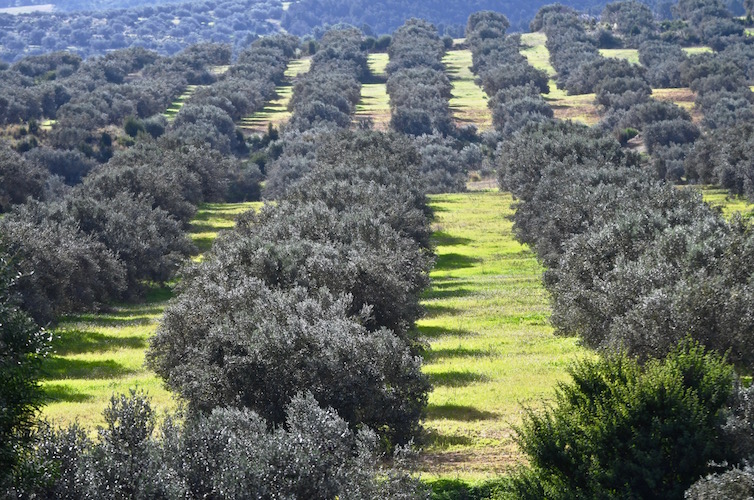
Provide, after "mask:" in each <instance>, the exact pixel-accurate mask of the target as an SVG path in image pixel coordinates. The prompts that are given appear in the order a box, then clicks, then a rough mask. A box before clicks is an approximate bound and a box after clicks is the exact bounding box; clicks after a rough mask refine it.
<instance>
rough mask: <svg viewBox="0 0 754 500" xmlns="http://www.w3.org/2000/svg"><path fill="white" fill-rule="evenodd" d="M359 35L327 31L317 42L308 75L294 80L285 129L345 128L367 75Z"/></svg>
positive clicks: (301, 130) (344, 30)
mask: <svg viewBox="0 0 754 500" xmlns="http://www.w3.org/2000/svg"><path fill="white" fill-rule="evenodd" d="M362 38H363V34H362V33H361V31H359V30H357V29H353V28H344V29H333V30H330V31H328V32H327V33H326V34H325V35H324V36H323V37H322V39H321V40H320V42H319V49H318V50H317V53H316V54H315V55H314V57H313V58H312V65H311V69H310V70H309V72H308V73H307V74H305V75H303V76H302V77H301V78H299V79H298V81H297V82H296V84H295V86H294V88H293V96H292V98H291V102H290V104H289V109H290V110H291V111H292V112H293V117H292V118H291V120H290V122H289V123H288V124H287V127H286V128H287V130H291V131H293V130H297V131H299V132H305V131H308V130H312V129H320V130H323V129H331V128H336V129H337V128H346V127H348V126H349V125H350V123H351V115H352V114H353V112H354V109H355V106H356V104H357V103H358V102H359V98H360V96H361V83H360V80H362V79H364V78H365V77H366V75H367V74H368V73H369V69H368V67H367V54H366V50H365V49H364V48H363V46H362Z"/></svg>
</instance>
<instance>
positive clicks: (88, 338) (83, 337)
mask: <svg viewBox="0 0 754 500" xmlns="http://www.w3.org/2000/svg"><path fill="white" fill-rule="evenodd" d="M146 346H147V342H146V340H144V338H142V337H140V336H128V337H113V336H110V335H105V334H102V333H99V332H92V331H87V330H65V331H62V332H59V336H56V337H55V340H53V342H52V349H53V351H54V352H55V353H56V354H61V355H66V354H79V353H84V352H104V351H109V350H114V349H142V348H144V347H146Z"/></svg>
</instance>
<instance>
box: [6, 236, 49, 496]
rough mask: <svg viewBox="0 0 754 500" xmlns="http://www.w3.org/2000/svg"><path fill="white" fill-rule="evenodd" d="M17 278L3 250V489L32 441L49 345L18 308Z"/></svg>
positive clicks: (42, 334) (43, 335) (40, 331)
mask: <svg viewBox="0 0 754 500" xmlns="http://www.w3.org/2000/svg"><path fill="white" fill-rule="evenodd" d="M0 244H4V242H2V241H0ZM17 279H18V276H17V275H16V273H15V271H14V269H13V266H12V262H11V259H9V257H8V256H7V255H6V254H5V253H4V252H0V347H2V349H0V373H2V384H0V409H1V410H0V491H2V488H3V487H5V486H7V485H8V482H9V480H10V475H11V472H12V471H13V470H14V468H15V467H16V465H17V464H18V459H19V456H20V455H21V454H22V452H23V448H24V447H25V446H26V445H28V443H29V442H30V437H31V436H30V431H31V430H32V428H33V426H34V422H35V417H36V412H37V409H38V407H39V405H40V403H41V399H42V393H41V389H40V386H39V384H38V380H39V367H40V362H41V360H42V357H43V356H44V354H45V350H46V348H47V335H46V334H45V332H44V330H42V329H40V328H39V327H38V326H37V325H36V324H34V322H33V321H32V320H31V318H29V316H28V315H27V314H26V313H25V312H23V311H22V310H21V309H20V308H19V297H18V296H17V294H16V291H15V290H14V284H15V282H16V280H17Z"/></svg>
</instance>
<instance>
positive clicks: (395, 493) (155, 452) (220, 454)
mask: <svg viewBox="0 0 754 500" xmlns="http://www.w3.org/2000/svg"><path fill="white" fill-rule="evenodd" d="M103 413H104V417H105V427H103V428H100V429H99V432H98V439H97V440H95V441H93V440H91V439H90V438H89V436H88V435H87V433H86V432H84V430H83V429H82V428H81V427H79V426H77V425H76V424H74V425H72V426H70V427H67V428H63V429H55V428H52V427H51V426H49V425H45V424H43V425H41V426H40V428H39V429H38V430H37V431H36V433H35V436H34V437H35V447H34V448H33V450H32V452H30V453H28V454H27V455H25V456H24V457H23V462H22V464H21V467H22V468H23V476H21V477H17V478H16V481H15V484H14V485H12V487H11V488H9V489H6V490H5V493H6V495H7V496H8V497H9V498H16V497H17V498H32V497H38V498H84V499H89V498H91V499H95V498H97V499H99V498H106V499H115V498H144V499H147V498H166V499H178V498H183V499H186V498H188V499H199V498H218V499H234V498H335V497H341V498H356V499H365V500H367V499H375V498H397V499H402V498H406V499H408V498H422V497H425V495H423V494H422V493H423V492H422V489H421V486H420V484H419V482H418V481H417V480H415V479H412V478H411V477H410V476H408V474H407V473H406V472H403V471H400V470H399V469H398V468H383V467H381V466H380V465H379V456H380V455H379V452H378V446H377V439H376V436H375V434H374V433H373V432H371V431H369V430H367V429H361V430H359V431H353V430H352V429H349V427H348V424H347V422H346V421H344V420H343V419H342V418H340V417H339V416H338V415H337V413H335V411H333V410H332V409H330V408H321V407H320V406H319V405H318V404H317V401H316V400H315V399H314V398H313V397H312V396H311V394H310V393H306V392H302V393H300V394H297V395H296V396H295V397H294V398H292V399H291V401H290V403H289V404H287V405H286V408H285V421H284V422H283V423H281V425H279V426H274V427H270V426H269V423H268V422H267V421H266V420H265V419H264V418H262V417H260V416H259V415H258V414H256V413H254V412H252V411H249V410H245V409H234V408H217V409H215V410H213V411H212V412H211V413H209V414H207V415H196V416H193V417H190V418H188V419H185V420H184V419H182V418H180V416H179V415H178V416H170V417H168V418H166V419H165V421H164V422H163V423H162V424H161V425H160V426H159V427H158V426H157V424H156V414H155V413H156V412H155V411H154V410H153V409H152V407H151V404H150V401H149V399H148V398H147V397H146V396H145V395H144V394H142V393H133V392H132V394H131V395H130V396H123V395H121V396H117V397H116V396H114V397H113V398H112V400H111V402H110V405H109V406H108V407H107V408H106V409H105V410H104V412H103ZM157 436H159V437H157ZM398 465H400V461H399V463H398Z"/></svg>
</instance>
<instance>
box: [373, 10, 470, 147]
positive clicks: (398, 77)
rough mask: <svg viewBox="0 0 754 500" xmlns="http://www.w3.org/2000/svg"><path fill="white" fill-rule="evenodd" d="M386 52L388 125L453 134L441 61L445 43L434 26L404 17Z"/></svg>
mask: <svg viewBox="0 0 754 500" xmlns="http://www.w3.org/2000/svg"><path fill="white" fill-rule="evenodd" d="M388 54H389V55H390V63H389V64H388V66H387V70H386V71H387V74H388V79H387V92H388V94H389V95H390V111H391V118H390V126H391V128H392V129H393V130H396V131H398V132H402V133H404V134H408V135H412V136H420V135H424V134H432V133H433V132H435V133H439V134H442V135H450V134H453V132H454V129H455V124H454V123H453V116H452V113H451V111H450V107H449V105H448V100H449V99H450V90H451V85H450V81H449V80H448V77H447V76H446V75H445V72H444V69H445V67H444V65H443V63H442V57H443V55H444V54H445V45H444V44H443V42H442V40H440V37H439V36H438V34H437V29H436V28H435V27H434V26H433V25H432V24H430V23H428V22H426V21H423V20H418V19H410V20H408V21H406V23H405V24H404V25H403V26H401V27H400V28H399V29H398V30H396V31H395V33H393V37H392V42H391V43H390V47H389V48H388Z"/></svg>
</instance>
